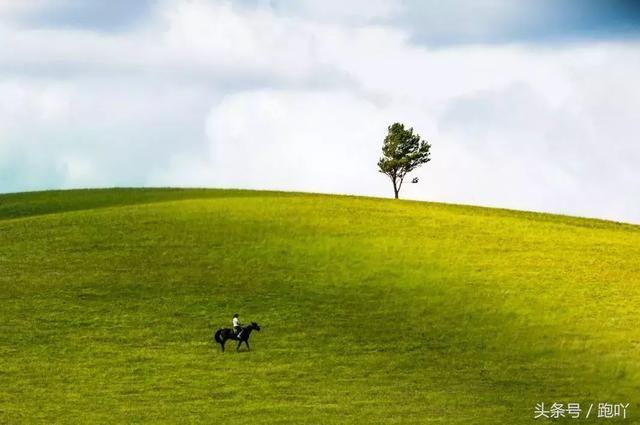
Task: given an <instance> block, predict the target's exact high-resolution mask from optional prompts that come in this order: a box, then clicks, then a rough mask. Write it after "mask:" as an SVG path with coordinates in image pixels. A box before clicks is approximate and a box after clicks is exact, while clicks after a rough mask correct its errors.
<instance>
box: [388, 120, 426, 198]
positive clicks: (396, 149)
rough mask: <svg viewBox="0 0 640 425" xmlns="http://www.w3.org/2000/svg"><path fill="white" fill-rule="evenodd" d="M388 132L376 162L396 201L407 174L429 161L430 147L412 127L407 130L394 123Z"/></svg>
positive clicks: (401, 125) (402, 125)
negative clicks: (387, 180)
mask: <svg viewBox="0 0 640 425" xmlns="http://www.w3.org/2000/svg"><path fill="white" fill-rule="evenodd" d="M388 130H389V132H388V134H387V136H386V137H385V138H384V143H383V145H382V157H381V158H380V160H379V161H378V171H380V172H381V173H384V174H386V175H387V176H388V177H389V178H390V179H391V182H392V183H393V193H394V195H395V198H396V199H398V196H399V194H400V189H401V188H402V183H403V182H404V178H405V177H406V176H407V174H409V173H410V172H411V171H413V170H415V169H416V168H418V167H419V166H421V165H422V164H426V163H427V162H429V161H431V158H430V157H429V155H430V153H429V149H431V145H430V144H429V143H428V142H426V141H424V140H422V139H421V138H420V135H419V134H417V133H414V132H413V127H411V128H409V129H407V128H405V126H404V124H401V123H398V122H396V123H394V124H392V125H390V126H389V127H388ZM416 182H417V181H416Z"/></svg>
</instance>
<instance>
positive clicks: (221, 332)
mask: <svg viewBox="0 0 640 425" xmlns="http://www.w3.org/2000/svg"><path fill="white" fill-rule="evenodd" d="M253 330H256V331H259V330H260V326H259V325H258V324H257V323H256V322H251V324H250V325H249V326H247V327H244V328H242V332H240V338H238V335H236V334H235V333H234V332H233V329H229V328H223V329H218V330H217V331H216V333H215V334H214V335H213V339H215V340H216V342H217V343H218V344H220V347H222V352H223V353H224V344H225V343H226V342H227V341H228V340H230V339H231V340H233V341H238V346H237V347H236V351H237V350H239V349H240V345H242V343H243V342H244V343H245V345H246V346H247V349H248V350H249V351H251V348H250V347H249V337H250V336H251V331H253Z"/></svg>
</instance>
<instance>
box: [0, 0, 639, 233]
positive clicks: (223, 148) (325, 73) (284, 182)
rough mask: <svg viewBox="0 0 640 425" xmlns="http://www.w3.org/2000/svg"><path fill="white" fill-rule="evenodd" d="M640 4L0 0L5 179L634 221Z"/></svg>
mask: <svg viewBox="0 0 640 425" xmlns="http://www.w3.org/2000/svg"><path fill="white" fill-rule="evenodd" d="M638 75H640V1H633V0H519V1H513V0H447V1H445V0H351V1H348V2H346V1H343V0H341V1H337V0H296V1H294V0H235V1H230V0H210V1H206V0H157V1H154V0H139V1H128V0H0V193H3V192H18V191H31V190H43V189H61V188H83V187H113V186H180V187H222V188H251V189H276V190H295V191H309V192H327V193H340V194H354V195H367V196H382V197H392V196H393V190H392V186H391V183H390V181H389V180H388V178H386V177H385V176H384V175H383V174H380V173H379V172H378V171H377V167H376V163H377V160H378V158H379V156H380V153H381V152H380V150H381V146H382V141H383V139H384V136H385V133H386V131H387V126H389V125H390V124H391V123H393V122H396V121H397V122H402V123H404V124H405V125H407V126H409V127H413V128H414V130H415V131H416V132H418V133H419V134H420V135H421V136H422V137H423V138H424V139H426V140H428V141H429V142H430V143H431V145H432V149H431V151H432V161H431V162H430V163H428V164H426V165H425V166H423V167H421V168H420V169H418V170H417V171H415V172H414V173H413V174H412V175H411V176H412V177H413V176H416V177H419V178H420V182H419V183H418V184H407V185H405V187H403V190H402V192H401V197H403V198H408V199H416V200H429V201H439V202H450V203H463V204H475V205H485V206H494V207H501V208H513V209H523V210H534V211H547V212H554V213H561V214H570V215H579V216H588V217H599V218H605V219H612V220H617V221H626V222H632V223H639V224H640V167H639V166H638V164H640V140H639V139H638V137H639V136H638V135H639V134H640V78H638Z"/></svg>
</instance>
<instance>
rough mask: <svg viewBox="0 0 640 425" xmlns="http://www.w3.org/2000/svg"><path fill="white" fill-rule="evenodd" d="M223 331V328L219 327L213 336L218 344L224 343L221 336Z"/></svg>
mask: <svg viewBox="0 0 640 425" xmlns="http://www.w3.org/2000/svg"><path fill="white" fill-rule="evenodd" d="M221 333H222V328H220V329H218V330H217V331H216V333H215V335H214V336H213V339H215V340H216V342H217V343H218V344H222V338H221V337H220V334H221Z"/></svg>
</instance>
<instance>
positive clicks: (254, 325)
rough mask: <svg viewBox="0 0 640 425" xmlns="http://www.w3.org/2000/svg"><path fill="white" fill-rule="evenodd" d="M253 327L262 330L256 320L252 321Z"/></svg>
mask: <svg viewBox="0 0 640 425" xmlns="http://www.w3.org/2000/svg"><path fill="white" fill-rule="evenodd" d="M251 327H252V328H253V329H255V330H257V331H259V330H260V325H258V324H257V323H256V322H251Z"/></svg>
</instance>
